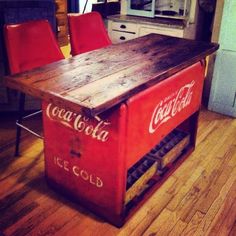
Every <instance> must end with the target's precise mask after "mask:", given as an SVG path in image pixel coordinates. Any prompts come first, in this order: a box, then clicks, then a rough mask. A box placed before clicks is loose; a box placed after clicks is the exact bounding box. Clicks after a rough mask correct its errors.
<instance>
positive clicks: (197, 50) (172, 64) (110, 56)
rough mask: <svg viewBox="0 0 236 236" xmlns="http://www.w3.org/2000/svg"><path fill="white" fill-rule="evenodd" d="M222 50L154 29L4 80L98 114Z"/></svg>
mask: <svg viewBox="0 0 236 236" xmlns="http://www.w3.org/2000/svg"><path fill="white" fill-rule="evenodd" d="M217 49H218V45H217V44H212V43H205V42H197V41H193V40H187V39H180V38H174V37H168V36H161V35H158V34H149V35H147V36H144V37H140V38H137V39H134V40H130V41H127V42H124V43H121V44H116V45H111V46H109V47H106V48H102V49H98V50H94V51H92V52H89V53H84V54H81V55H78V56H75V57H72V58H69V59H65V60H61V61H58V62H55V63H52V64H49V65H47V66H44V67H41V68H38V69H35V70H32V71H28V72H25V73H22V74H18V75H14V76H8V77H5V83H6V85H7V86H8V87H10V88H13V89H17V90H20V91H22V92H25V93H26V94H29V95H32V96H34V97H37V98H40V99H43V100H46V101H48V102H53V103H55V104H56V105H58V106H64V107H65V108H67V109H71V110H74V111H80V112H84V113H86V114H87V115H90V116H96V115H98V114H99V113H101V112H103V111H105V110H107V109H109V108H111V107H113V106H115V105H117V104H119V103H121V102H122V101H125V100H126V99H128V98H129V97H131V96H133V95H134V94H137V93H138V92H140V91H142V90H144V89H146V88H148V87H150V86H152V85H154V84H156V83H158V82H160V81H161V80H163V79H165V78H167V77H169V76H170V75H173V74H175V73H176V72H178V71H180V70H182V69H183V68H186V67H187V66H189V65H191V64H193V63H195V62H197V61H199V60H202V59H204V58H205V57H206V56H207V55H209V54H211V53H213V52H214V51H216V50H217Z"/></svg>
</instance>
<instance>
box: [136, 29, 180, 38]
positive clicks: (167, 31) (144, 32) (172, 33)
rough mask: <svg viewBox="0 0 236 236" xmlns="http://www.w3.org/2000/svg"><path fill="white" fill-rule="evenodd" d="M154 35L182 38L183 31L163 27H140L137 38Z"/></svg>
mask: <svg viewBox="0 0 236 236" xmlns="http://www.w3.org/2000/svg"><path fill="white" fill-rule="evenodd" d="M151 33H156V34H163V35H168V36H174V37H179V38H183V36H184V30H182V29H172V28H164V27H147V26H141V27H140V29H139V36H144V35H147V34H151Z"/></svg>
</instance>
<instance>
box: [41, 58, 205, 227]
mask: <svg viewBox="0 0 236 236" xmlns="http://www.w3.org/2000/svg"><path fill="white" fill-rule="evenodd" d="M203 80H204V66H203V65H202V64H201V63H200V62H198V63H196V64H194V65H191V66H189V67H188V68H186V69H184V70H182V71H180V72H178V73H176V74H174V75H172V76H171V77H169V78H167V79H165V80H163V81H161V82H159V83H157V84H156V85H154V86H152V87H150V88H148V89H146V90H144V91H142V92H140V93H138V94H137V95H135V96H133V97H131V98H129V99H128V100H127V101H125V102H122V103H121V104H119V105H116V106H114V107H113V108H111V109H109V110H107V111H105V112H103V113H102V114H100V115H99V116H97V117H95V118H91V117H87V116H85V115H84V114H82V113H81V114H80V113H76V112H74V111H71V110H68V109H66V108H64V107H59V106H57V105H54V104H53V103H48V102H43V122H44V137H45V139H44V143H45V167H46V177H47V179H48V181H49V183H50V184H51V185H52V186H54V187H56V188H57V189H59V190H60V191H63V193H65V194H67V195H70V196H71V197H73V199H75V200H78V201H79V202H81V203H83V204H85V205H86V207H88V208H90V209H91V210H93V211H94V212H96V213H98V214H99V215H101V216H103V217H105V218H106V219H107V220H108V221H110V222H112V223H113V224H115V225H117V226H121V225H122V224H123V223H124V222H125V220H126V219H127V216H128V215H130V213H132V212H133V211H134V209H137V207H138V206H139V205H140V202H142V201H143V199H145V197H146V196H149V195H150V193H152V192H153V191H154V190H155V189H156V188H157V186H158V185H159V183H160V182H161V181H163V179H165V176H167V175H168V174H170V173H171V171H173V170H174V169H175V168H176V167H177V166H178V163H180V162H181V161H182V160H183V159H184V158H185V157H186V156H187V155H188V154H189V153H190V152H191V151H192V150H193V148H194V145H195V136H196V129H197V118H198V110H199V107H200V102H201V94H202V87H203ZM174 130H179V132H183V133H184V134H186V135H187V136H188V137H189V139H188V142H187V143H186V145H184V146H183V148H182V149H184V152H183V150H181V151H180V152H179V155H178V156H176V157H174V158H172V157H170V160H169V161H167V162H166V163H165V166H164V167H163V166H161V164H162V165H164V164H163V163H162V160H161V158H163V160H164V157H155V155H154V154H153V153H154V152H153V148H155V147H157V146H158V145H159V146H160V143H162V142H163V140H165V138H166V137H169V136H168V135H171V134H172V133H173V132H175V131H174ZM173 148H174V147H172V149H173ZM170 149H171V148H170ZM167 153H168V150H167ZM175 153H176V150H175ZM172 155H173V154H172ZM145 158H148V160H151V164H150V165H149V167H147V168H146V170H144V171H143V174H140V176H138V177H137V180H136V181H134V183H132V181H131V183H130V182H129V181H130V180H129V179H128V178H132V176H131V174H130V175H129V173H131V172H132V171H134V169H135V167H136V166H138V165H139V163H141V165H142V162H143V163H144V162H145ZM155 158H156V159H155ZM138 168H139V167H138ZM144 169H145V168H144ZM145 175H146V176H145ZM139 179H141V180H139ZM138 182H141V183H138ZM134 186H135V187H134ZM132 187H133V188H134V189H133V190H130V189H132ZM127 195H129V196H127ZM140 196H141V197H140ZM137 199H138V200H137Z"/></svg>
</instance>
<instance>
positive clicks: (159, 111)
mask: <svg viewBox="0 0 236 236" xmlns="http://www.w3.org/2000/svg"><path fill="white" fill-rule="evenodd" d="M203 80H204V67H203V66H202V65H201V64H200V62H199V63H197V64H194V65H192V66H190V67H188V68H187V69H184V70H182V71H180V72H178V73H176V74H175V75H174V76H171V77H170V78H168V79H166V80H164V81H163V82H161V83H158V84H157V85H155V86H153V87H151V88H149V89H147V90H145V91H143V92H141V93H139V94H137V95H136V96H134V97H132V98H130V99H129V100H128V101H127V107H128V113H127V116H128V117H127V129H128V131H127V136H126V139H127V149H126V159H127V164H126V166H127V169H128V168H129V167H131V166H132V165H133V164H134V163H135V162H137V161H138V160H139V158H140V157H141V156H143V155H145V154H146V153H147V152H149V151H150V150H151V148H152V147H153V146H155V145H156V144H157V143H158V142H159V141H160V140H161V139H162V138H163V137H164V136H166V135H167V134H168V133H169V132H170V131H171V130H172V129H173V128H175V127H176V126H178V125H179V124H180V123H181V122H182V121H183V120H185V119H186V118H187V117H189V116H190V115H191V114H193V113H194V112H195V111H197V110H198V109H199V106H200V102H201V96H202V86H203Z"/></svg>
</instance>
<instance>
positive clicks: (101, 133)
mask: <svg viewBox="0 0 236 236" xmlns="http://www.w3.org/2000/svg"><path fill="white" fill-rule="evenodd" d="M46 115H47V117H48V118H50V119H53V120H59V121H60V122H61V123H62V124H63V125H65V126H67V127H70V128H72V129H75V130H76V131H78V132H81V133H83V134H85V135H88V136H90V137H91V138H94V139H97V140H98V141H101V142H106V141H107V140H108V137H109V131H107V130H106V128H107V126H108V125H110V122H108V121H105V120H102V119H99V120H96V119H94V120H93V122H92V121H91V119H90V118H88V117H86V116H84V115H81V114H78V113H75V112H72V111H69V110H66V109H64V108H60V107H58V106H54V105H53V104H52V103H50V104H48V106H47V108H46Z"/></svg>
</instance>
